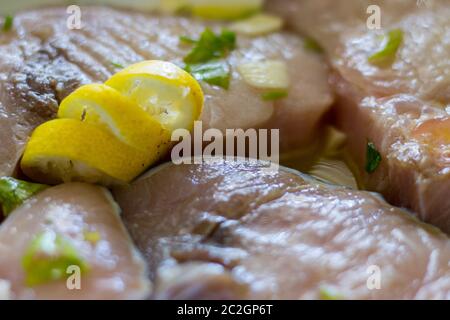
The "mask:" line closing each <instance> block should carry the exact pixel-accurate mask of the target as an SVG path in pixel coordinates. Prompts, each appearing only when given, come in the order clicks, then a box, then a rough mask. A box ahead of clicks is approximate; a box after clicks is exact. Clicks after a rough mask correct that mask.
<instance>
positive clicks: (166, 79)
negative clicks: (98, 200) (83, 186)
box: [21, 61, 203, 186]
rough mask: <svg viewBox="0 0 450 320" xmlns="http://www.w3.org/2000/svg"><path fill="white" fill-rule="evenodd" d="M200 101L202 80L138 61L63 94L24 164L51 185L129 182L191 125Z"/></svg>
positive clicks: (175, 69)
mask: <svg viewBox="0 0 450 320" xmlns="http://www.w3.org/2000/svg"><path fill="white" fill-rule="evenodd" d="M202 107H203V93H202V90H201V88H200V85H199V84H198V83H197V81H196V80H195V79H194V78H192V77H191V76H190V75H189V74H188V73H187V72H185V71H183V70H182V69H181V68H179V67H177V66H175V65H174V64H171V63H168V62H164V61H145V62H142V63H138V64H136V65H132V66H130V67H128V68H126V69H124V70H123V71H121V72H119V73H118V74H116V75H114V76H113V77H111V79H109V80H108V82H107V83H106V84H90V85H85V86H82V87H81V88H79V89H78V90H76V91H74V92H73V93H72V94H70V95H69V96H68V97H67V98H65V99H64V100H63V102H62V103H61V105H60V108H59V111H58V117H59V118H60V119H57V120H53V121H49V122H46V123H44V124H43V125H41V126H39V127H38V128H37V129H36V130H35V131H34V133H33V134H32V136H31V138H30V140H29V142H28V144H27V147H26V149H25V153H24V155H23V158H22V161H21V167H22V170H23V172H24V173H25V174H26V175H27V176H28V177H30V178H32V179H33V180H35V181H39V182H42V183H47V184H57V183H61V182H70V181H83V182H90V183H99V184H102V185H105V186H113V185H118V184H124V183H127V182H130V181H131V180H133V179H134V178H135V177H136V176H138V175H139V174H140V173H142V172H143V171H144V170H146V169H147V168H148V167H149V166H150V165H152V164H153V163H155V162H156V161H158V160H160V159H161V157H163V156H164V154H165V153H166V152H167V151H168V150H169V147H170V135H171V133H172V131H173V130H175V129H178V128H184V129H191V128H192V127H193V123H194V121H195V120H197V119H198V118H199V116H200V113H201V110H202Z"/></svg>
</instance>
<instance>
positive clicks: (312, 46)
mask: <svg viewBox="0 0 450 320" xmlns="http://www.w3.org/2000/svg"><path fill="white" fill-rule="evenodd" d="M303 46H304V48H305V49H306V50H309V51H313V52H316V53H322V52H323V49H322V47H321V46H320V44H319V43H318V42H317V41H316V40H314V39H313V38H306V39H305V40H304V41H303Z"/></svg>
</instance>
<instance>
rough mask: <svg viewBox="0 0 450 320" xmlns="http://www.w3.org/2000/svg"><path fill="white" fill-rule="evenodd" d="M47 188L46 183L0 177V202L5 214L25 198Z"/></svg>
mask: <svg viewBox="0 0 450 320" xmlns="http://www.w3.org/2000/svg"><path fill="white" fill-rule="evenodd" d="M45 188H47V186H46V185H43V184H36V183H30V182H26V181H21V180H17V179H14V178H10V177H1V178H0V203H1V204H2V211H3V214H4V215H5V216H6V215H8V214H9V213H11V211H13V210H14V209H15V208H17V207H18V206H20V205H21V204H22V203H23V202H25V200H27V199H28V198H30V197H31V196H33V195H34V194H36V193H38V192H40V191H42V190H44V189H45Z"/></svg>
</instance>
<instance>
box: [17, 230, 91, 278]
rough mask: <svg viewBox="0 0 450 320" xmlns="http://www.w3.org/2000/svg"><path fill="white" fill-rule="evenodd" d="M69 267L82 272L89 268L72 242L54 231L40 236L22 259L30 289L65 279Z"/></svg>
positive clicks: (32, 242) (31, 244)
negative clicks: (77, 268) (74, 267)
mask: <svg viewBox="0 0 450 320" xmlns="http://www.w3.org/2000/svg"><path fill="white" fill-rule="evenodd" d="M69 266H78V267H79V268H80V270H81V272H86V271H88V268H89V267H88V265H87V263H86V262H85V260H84V259H83V258H82V257H81V255H80V254H79V253H78V250H77V248H75V247H74V246H73V245H72V243H71V241H69V240H68V239H66V238H64V237H62V236H60V235H58V234H55V233H54V232H52V231H44V232H43V233H40V234H38V235H37V236H36V237H35V238H34V239H33V240H32V241H31V243H30V244H29V246H28V248H27V249H26V251H25V254H24V256H23V257H22V267H23V269H24V271H25V275H26V278H25V283H26V285H27V286H29V287H34V286H36V285H40V284H45V283H48V282H51V281H56V280H61V279H64V277H66V275H67V273H66V271H67V268H68V267H69Z"/></svg>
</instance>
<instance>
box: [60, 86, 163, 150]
mask: <svg viewBox="0 0 450 320" xmlns="http://www.w3.org/2000/svg"><path fill="white" fill-rule="evenodd" d="M58 117H59V118H65V119H76V120H79V121H83V122H86V123H90V124H95V125H97V126H99V127H102V128H105V129H107V130H109V131H110V132H111V133H113V134H114V135H115V136H116V137H117V138H118V139H119V140H120V141H122V142H123V143H126V144H128V145H130V146H132V147H134V148H136V149H139V150H142V151H145V152H152V153H153V152H155V151H157V150H155V147H156V146H157V145H160V146H161V147H163V146H167V145H168V143H169V140H170V135H169V132H167V130H165V129H164V128H163V127H162V125H161V124H160V123H159V122H158V121H157V120H155V119H154V118H152V117H151V116H150V115H149V114H148V113H146V112H145V111H144V110H142V108H140V107H139V106H138V105H137V104H136V103H135V102H133V101H132V100H130V99H129V98H127V97H125V96H123V95H122V94H120V93H119V92H118V91H117V90H115V89H113V88H111V87H108V86H106V85H104V84H88V85H84V86H82V87H80V88H79V89H77V90H75V91H74V92H73V93H72V94H70V95H69V96H68V97H66V98H65V99H64V100H63V101H62V103H61V105H60V106H59V111H58Z"/></svg>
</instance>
